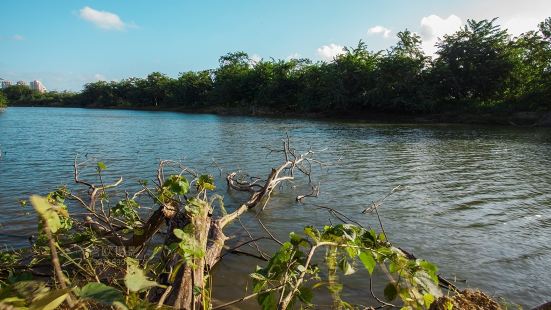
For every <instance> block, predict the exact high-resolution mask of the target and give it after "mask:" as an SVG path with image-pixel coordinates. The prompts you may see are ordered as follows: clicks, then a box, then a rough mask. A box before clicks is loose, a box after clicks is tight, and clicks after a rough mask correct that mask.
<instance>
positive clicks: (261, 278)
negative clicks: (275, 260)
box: [249, 272, 268, 281]
mask: <svg viewBox="0 0 551 310" xmlns="http://www.w3.org/2000/svg"><path fill="white" fill-rule="evenodd" d="M249 276H250V277H251V278H253V279H255V280H258V281H266V280H268V279H266V277H265V276H263V275H261V274H260V273H258V272H253V273H251V274H250V275H249Z"/></svg>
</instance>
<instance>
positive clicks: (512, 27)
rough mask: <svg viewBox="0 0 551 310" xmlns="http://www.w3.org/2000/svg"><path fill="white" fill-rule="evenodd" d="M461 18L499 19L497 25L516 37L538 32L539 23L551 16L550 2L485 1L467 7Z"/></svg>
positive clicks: (541, 0)
mask: <svg viewBox="0 0 551 310" xmlns="http://www.w3.org/2000/svg"><path fill="white" fill-rule="evenodd" d="M464 10H465V12H462V13H461V16H468V17H469V18H472V19H475V20H481V19H489V20H491V19H492V18H494V17H499V19H498V20H497V21H496V24H497V25H501V26H502V28H503V29H508V30H509V33H510V34H513V35H515V36H517V35H519V34H521V33H523V32H526V31H530V30H536V29H537V25H538V23H540V22H541V21H543V20H544V19H545V18H547V17H549V16H550V13H549V12H551V1H549V0H529V1H518V0H484V1H477V2H476V3H473V5H470V6H466V7H465V8H464Z"/></svg>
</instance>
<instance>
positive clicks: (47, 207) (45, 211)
mask: <svg viewBox="0 0 551 310" xmlns="http://www.w3.org/2000/svg"><path fill="white" fill-rule="evenodd" d="M30 200H31V204H32V205H33V207H34V209H35V210H36V212H37V213H38V214H39V215H40V217H41V218H42V220H44V221H45V222H46V224H47V225H48V228H49V229H50V231H51V232H52V233H56V232H57V231H58V230H59V229H60V228H61V220H60V218H59V215H58V214H57V212H56V211H55V210H54V209H53V208H52V205H51V204H50V203H49V202H48V199H46V198H44V197H41V196H37V195H32V196H31V198H30Z"/></svg>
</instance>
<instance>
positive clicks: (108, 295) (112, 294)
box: [79, 282, 124, 305]
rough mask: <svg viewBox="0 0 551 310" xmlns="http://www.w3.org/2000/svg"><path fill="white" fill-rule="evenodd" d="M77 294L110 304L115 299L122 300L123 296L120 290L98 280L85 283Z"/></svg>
mask: <svg viewBox="0 0 551 310" xmlns="http://www.w3.org/2000/svg"><path fill="white" fill-rule="evenodd" d="M79 296H80V298H88V299H93V300H95V301H97V302H100V303H103V304H108V305H111V304H113V303H115V302H116V301H118V302H124V296H123V294H122V292H121V291H119V290H117V289H115V288H113V287H110V286H107V285H105V284H103V283H99V282H92V283H88V284H86V285H85V286H84V287H83V288H82V289H81V290H80V293H79Z"/></svg>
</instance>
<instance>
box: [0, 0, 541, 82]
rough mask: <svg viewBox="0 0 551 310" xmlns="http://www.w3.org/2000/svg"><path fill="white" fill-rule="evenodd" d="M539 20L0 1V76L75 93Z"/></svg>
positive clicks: (244, 4)
mask: <svg viewBox="0 0 551 310" xmlns="http://www.w3.org/2000/svg"><path fill="white" fill-rule="evenodd" d="M549 16H551V0H524V1H511V0H446V1H444V0H441V1H436V0H415V1H413V0H385V1H383V0H378V1H371V0H342V1H334V0H333V1H329V0H277V1H275V0H274V1H272V0H263V1H260V0H255V1H252V0H232V1H229V0H202V1H199V0H197V1H191V0H189V1H180V0H178V1H176V0H162V1H153V0H149V1H145V0H132V1H131V0H126V1H125V0H119V1H112V0H111V1H108V0H87V1H83V0H56V1H43V0H25V1H21V0H2V3H1V5H0V78H3V79H6V80H11V81H13V82H15V81H18V80H23V81H26V82H29V81H31V80H35V79H36V80H40V81H42V82H43V83H44V85H45V86H46V87H47V88H48V89H49V90H59V91H61V90H72V91H78V90H80V89H82V86H83V85H84V84H85V83H89V82H94V81H98V80H107V81H110V80H120V79H123V78H127V77H145V76H147V74H149V73H151V72H154V71H159V72H162V73H165V74H167V75H169V76H172V77H177V76H178V74H179V73H180V72H185V71H189V70H204V69H212V68H216V67H217V66H218V58H219V57H220V56H222V55H224V54H226V53H229V52H234V51H245V52H247V53H248V54H249V56H250V57H251V58H252V59H256V60H258V59H262V58H264V59H270V58H271V57H273V58H275V59H287V58H302V57H305V58H310V59H312V60H325V61H330V60H331V59H332V58H333V57H335V56H336V55H338V54H339V53H342V48H343V47H344V46H355V45H356V44H357V43H358V41H359V40H360V39H361V40H363V41H365V42H366V43H367V44H368V47H369V48H370V49H372V50H384V49H387V48H389V47H390V46H392V45H393V44H395V43H396V41H397V39H396V33H397V32H399V31H402V30H404V29H406V28H407V29H409V30H411V31H413V32H416V33H418V34H420V35H421V37H422V38H423V48H424V50H425V51H426V52H427V53H428V54H434V52H435V49H434V43H436V42H437V40H438V38H439V37H442V36H443V35H444V34H447V33H453V32H454V31H456V30H457V29H458V28H459V27H461V25H463V24H464V23H465V22H466V21H467V19H477V20H479V19H484V18H488V19H491V18H494V17H499V20H498V22H499V24H501V25H502V26H503V27H504V28H507V29H509V31H510V33H512V34H513V35H518V34H520V33H522V32H525V31H528V30H533V29H535V28H536V25H537V24H538V23H539V22H540V21H542V20H544V19H545V18H546V17H549Z"/></svg>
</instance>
